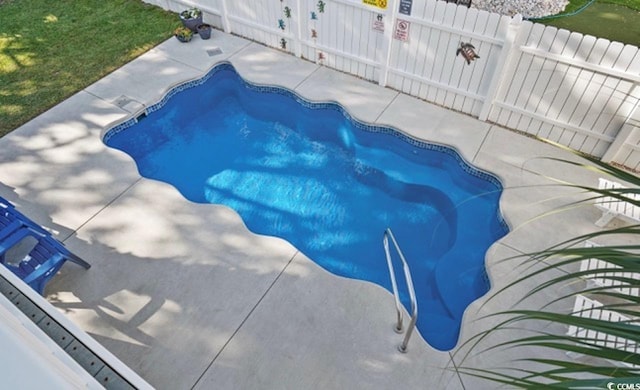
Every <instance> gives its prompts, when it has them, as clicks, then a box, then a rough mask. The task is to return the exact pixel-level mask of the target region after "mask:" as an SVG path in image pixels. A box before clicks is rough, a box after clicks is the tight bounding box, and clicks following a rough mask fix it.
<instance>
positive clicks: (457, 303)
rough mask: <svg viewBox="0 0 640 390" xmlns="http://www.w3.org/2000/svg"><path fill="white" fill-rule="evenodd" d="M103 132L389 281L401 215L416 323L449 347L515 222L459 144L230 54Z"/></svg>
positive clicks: (345, 272) (343, 266)
mask: <svg viewBox="0 0 640 390" xmlns="http://www.w3.org/2000/svg"><path fill="white" fill-rule="evenodd" d="M425 120H428V118H425ZM104 142H105V143H106V144H107V145H108V146H110V147H113V148H117V149H120V150H122V151H124V152H126V153H128V154H129V155H130V156H131V157H132V158H133V159H134V160H135V161H136V163H137V166H138V170H139V172H140V174H141V175H142V176H144V177H147V178H152V179H156V180H161V181H164V182H167V183H170V184H172V185H173V186H175V187H176V188H177V189H178V190H179V191H180V192H181V193H182V194H183V196H184V197H185V198H187V199H189V200H191V201H194V202H199V203H215V204H224V205H226V206H228V207H231V208H233V209H234V210H236V211H237V212H238V213H239V215H240V216H241V217H242V219H243V221H244V222H245V224H246V225H247V227H248V228H249V229H250V230H252V231H253V232H255V233H259V234H265V235H272V236H278V237H281V238H284V239H286V240H288V241H289V242H291V243H292V244H293V245H294V246H295V247H296V248H298V249H299V250H300V251H301V252H303V253H304V254H305V255H306V256H307V257H309V258H310V259H312V260H313V261H315V262H316V263H317V264H319V265H320V266H322V267H323V268H325V269H326V270H328V271H330V272H332V273H334V274H336V275H340V276H345V277H349V278H356V279H361V280H367V281H370V282H373V283H376V284H378V285H380V286H383V287H385V288H387V289H388V290H390V291H391V282H390V278H389V272H388V270H387V265H386V259H385V253H384V249H383V245H382V235H383V232H384V231H385V229H386V228H388V227H390V228H391V229H393V232H394V235H395V237H396V238H397V240H398V243H399V244H400V246H401V248H402V250H403V252H404V254H405V257H406V258H407V261H408V263H409V266H410V268H411V272H412V275H413V281H414V285H415V288H416V295H417V300H418V305H419V307H420V314H419V318H418V322H417V329H418V330H419V332H420V333H421V335H422V336H423V337H424V338H425V339H426V340H427V342H428V343H429V344H430V345H432V346H433V347H435V348H437V349H439V350H449V349H451V348H453V347H454V346H455V344H456V342H457V339H458V335H459V331H460V323H461V319H462V314H463V312H464V310H465V308H466V307H467V306H468V305H469V304H470V303H471V302H473V301H474V300H475V299H477V298H478V297H480V296H482V295H484V294H485V293H486V292H487V291H488V290H489V282H488V279H487V277H486V272H485V267H484V256H485V253H486V251H487V249H488V248H489V246H490V245H491V244H492V243H494V242H495V241H496V240H498V239H499V238H501V237H503V236H504V235H505V234H506V233H507V232H508V228H507V226H506V224H505V223H504V221H503V219H502V217H501V215H500V210H499V205H498V203H499V199H500V195H501V193H502V186H501V184H500V182H499V181H498V180H497V179H496V178H495V177H494V176H492V175H490V174H488V173H486V172H482V171H480V170H478V169H476V168H474V167H472V166H470V165H469V164H467V163H466V162H465V161H464V160H463V159H462V158H461V157H460V156H459V155H458V154H457V153H456V152H455V151H454V150H453V149H451V148H448V147H444V146H441V145H434V144H430V143H426V142H422V141H418V140H415V139H412V138H410V137H408V136H406V135H404V134H403V133H401V132H399V131H397V130H394V129H391V128H388V127H381V126H373V125H369V124H364V123H361V122H358V121H356V120H354V119H353V118H352V117H351V116H350V115H349V114H348V112H346V110H344V109H343V108H342V107H341V106H340V105H338V104H335V103H312V102H308V101H306V100H304V99H302V98H301V97H299V96H298V95H296V94H295V93H293V92H291V91H288V90H285V89H282V88H278V87H270V86H256V85H253V84H250V83H248V82H246V81H244V80H243V79H242V78H241V77H240V76H239V75H238V74H237V73H236V71H235V70H234V68H233V67H232V66H231V64H228V63H223V64H220V65H218V66H216V67H214V68H213V69H212V70H211V71H210V72H208V73H207V75H205V77H203V78H202V79H199V80H195V81H191V82H188V83H185V84H183V85H180V86H178V87H176V88H174V89H172V90H171V91H170V92H169V93H167V95H165V97H163V99H162V100H161V101H160V102H158V103H157V104H155V105H153V106H151V107H149V108H148V109H147V110H146V114H145V115H142V116H140V117H138V118H136V119H131V120H128V121H127V122H125V123H122V124H120V125H118V126H116V127H114V128H112V129H110V130H109V131H108V132H107V133H106V134H105V137H104ZM396 268H397V266H396ZM398 279H399V282H400V283H399V287H400V291H401V292H402V297H401V298H402V302H403V303H404V304H405V306H407V307H408V305H409V304H408V301H407V299H408V294H407V292H406V291H407V290H406V286H405V285H404V284H403V282H402V281H401V280H402V279H403V278H402V277H400V276H399V277H398ZM391 320H392V319H390V321H391Z"/></svg>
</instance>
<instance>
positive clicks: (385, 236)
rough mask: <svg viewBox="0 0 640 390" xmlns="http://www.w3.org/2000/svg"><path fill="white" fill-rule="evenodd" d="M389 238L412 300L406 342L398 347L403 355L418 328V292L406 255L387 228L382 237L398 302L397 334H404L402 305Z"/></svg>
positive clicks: (394, 293)
mask: <svg viewBox="0 0 640 390" xmlns="http://www.w3.org/2000/svg"><path fill="white" fill-rule="evenodd" d="M389 237H391V241H392V242H393V245H394V246H395V248H396V251H397V252H398V255H399V256H400V260H402V269H403V271H404V278H405V280H406V281H407V289H408V290H409V298H410V299H411V320H410V321H409V325H408V326H407V333H406V334H405V336H404V340H402V344H400V345H399V346H398V350H399V351H400V352H402V353H406V352H407V344H409V338H411V334H412V333H413V329H414V328H415V326H416V320H417V319H418V302H417V300H416V292H415V290H414V288H413V280H412V279H411V271H410V270H409V265H408V264H407V261H406V260H405V258H404V254H403V253H402V251H401V250H400V246H399V245H398V242H397V241H396V238H395V237H394V236H393V232H392V231H391V228H387V229H386V230H385V231H384V234H383V237H382V244H383V245H384V251H385V254H386V256H387V266H388V267H389V275H390V276H391V287H392V288H393V296H394V298H395V301H396V313H397V316H398V322H397V323H396V326H395V329H394V330H395V331H396V333H402V322H403V315H402V304H401V303H400V295H399V294H398V283H397V282H396V274H395V269H394V267H393V262H392V260H391V253H390V252H389Z"/></svg>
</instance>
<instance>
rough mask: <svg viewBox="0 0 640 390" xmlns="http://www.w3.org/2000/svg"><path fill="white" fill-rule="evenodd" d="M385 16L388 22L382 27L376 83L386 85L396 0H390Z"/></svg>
mask: <svg viewBox="0 0 640 390" xmlns="http://www.w3.org/2000/svg"><path fill="white" fill-rule="evenodd" d="M386 14H387V17H388V18H389V24H388V25H386V26H385V28H384V39H383V44H382V51H381V52H382V53H383V54H382V58H381V59H380V79H379V80H378V84H380V85H381V86H383V87H386V86H387V82H388V79H389V65H390V64H391V48H392V45H393V29H394V27H395V25H396V19H398V0H390V1H389V3H388V6H387V13H386Z"/></svg>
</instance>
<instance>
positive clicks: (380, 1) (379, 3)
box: [362, 0, 387, 9]
mask: <svg viewBox="0 0 640 390" xmlns="http://www.w3.org/2000/svg"><path fill="white" fill-rule="evenodd" d="M362 4H366V5H372V6H374V7H378V8H382V9H387V0H362Z"/></svg>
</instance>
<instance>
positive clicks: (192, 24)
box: [180, 14, 202, 33]
mask: <svg viewBox="0 0 640 390" xmlns="http://www.w3.org/2000/svg"><path fill="white" fill-rule="evenodd" d="M180 20H181V21H182V25H183V26H185V27H186V28H188V29H189V30H191V31H193V32H194V33H195V32H198V26H199V25H201V24H202V14H200V16H198V17H197V18H191V19H185V18H183V17H182V15H181V16H180Z"/></svg>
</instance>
